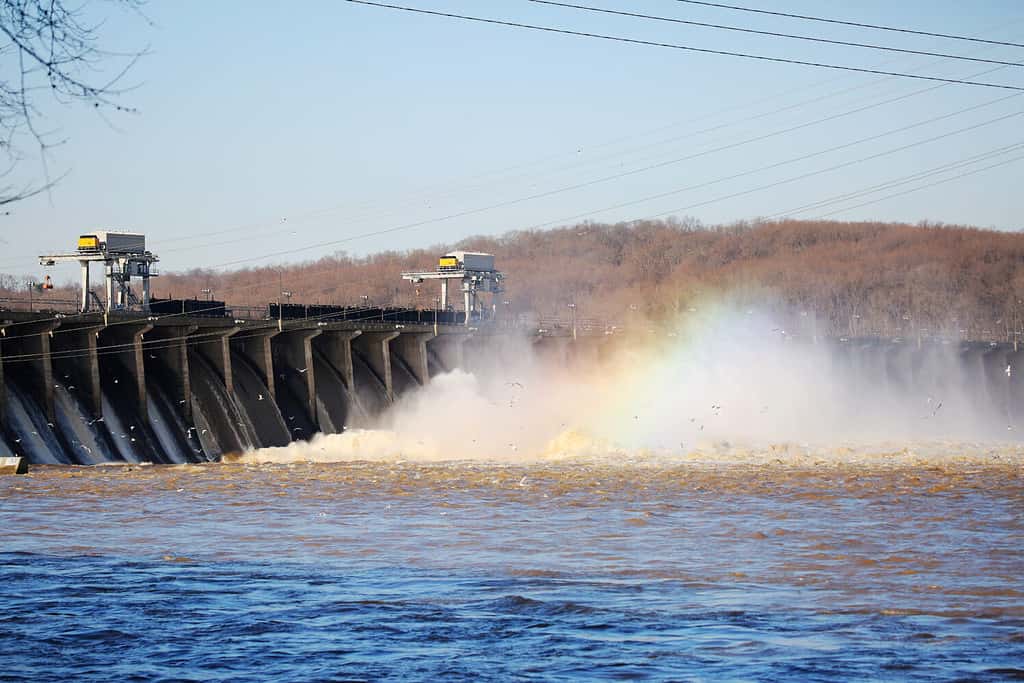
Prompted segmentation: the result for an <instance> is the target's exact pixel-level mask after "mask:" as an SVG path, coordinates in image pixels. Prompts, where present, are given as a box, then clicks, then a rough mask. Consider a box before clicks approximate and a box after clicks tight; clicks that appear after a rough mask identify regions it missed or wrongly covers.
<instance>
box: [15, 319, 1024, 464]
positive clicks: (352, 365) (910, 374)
mask: <svg viewBox="0 0 1024 683" xmlns="http://www.w3.org/2000/svg"><path fill="white" fill-rule="evenodd" d="M278 313H279V316H278V317H277V318H276V319H275V318H273V317H270V316H268V317H267V318H264V319H256V320H239V319H233V318H231V317H227V316H225V317H216V316H211V315H189V314H186V315H173V316H171V315H165V316H146V315H139V314H130V313H107V314H102V313H91V314H80V315H72V316H55V315H53V314H42V313H31V312H17V311H7V312H3V313H0V328H2V336H0V359H2V363H0V416H2V418H0V419H2V438H0V456H7V455H13V456H20V457H23V458H25V459H26V460H27V461H28V462H30V463H33V464H81V465H88V464H98V463H104V462H128V463H131V462H152V463H189V462H205V461H216V460H219V459H220V458H221V457H222V456H224V455H225V454H230V453H237V452H242V451H247V450H251V449H257V448H263V447H270V446H285V445H287V444H289V443H290V442H293V441H303V440H308V439H310V438H311V437H312V436H313V435H314V434H317V433H324V434H336V433H340V432H342V431H344V430H346V429H350V428H353V427H366V426H371V425H373V424H374V421H375V420H376V419H377V418H379V417H380V416H381V415H384V414H386V413H387V411H388V409H389V408H390V407H391V406H392V405H393V404H394V403H395V402H396V400H397V399H399V398H401V397H402V396H403V395H406V394H409V393H410V392H414V391H417V390H419V389H420V388H421V387H424V386H425V385H427V384H428V383H429V382H430V381H431V378H432V377H435V376H437V375H439V374H442V373H446V372H449V371H452V370H455V369H464V370H469V371H472V370H473V369H474V368H476V367H480V366H481V365H482V364H484V363H488V362H492V363H494V362H496V363H498V364H500V363H504V362H509V363H511V362H513V361H514V360H515V359H514V358H506V357H505V356H508V355H510V354H512V355H522V354H524V353H526V354H532V355H533V356H535V357H536V358H538V359H541V361H540V362H549V363H552V364H554V366H557V367H560V368H563V369H565V368H569V369H570V371H572V369H578V370H579V372H581V373H582V372H588V371H591V370H594V371H597V372H600V370H601V367H602V366H603V364H605V363H607V362H610V361H609V359H610V358H611V357H612V356H613V355H615V354H616V353H619V352H620V351H622V350H623V349H626V350H628V349H629V347H630V346H633V345H637V344H642V343H646V342H645V341H644V337H647V336H649V335H648V334H644V335H637V336H631V335H630V334H624V333H621V332H617V333H616V334H608V333H606V331H605V330H588V331H584V332H582V333H579V334H577V333H576V332H575V331H574V330H570V329H566V328H564V327H563V328H558V329H552V330H544V329H541V330H538V329H536V328H534V329H532V330H529V331H527V330H523V329H516V328H510V327H501V326H497V325H491V326H487V325H481V326H479V327H469V326H465V325H458V324H447V325H446V324H431V323H430V322H426V321H421V320H419V319H414V320H413V321H412V322H404V323H397V322H394V321H392V320H388V319H386V316H382V319H375V320H331V319H317V318H313V319H308V320H306V319H302V318H298V319H294V318H288V319H284V320H282V318H283V316H281V315H280V311H278ZM646 332H647V331H646V330H645V333H646ZM786 343H787V344H790V345H801V344H806V345H813V346H815V347H818V348H821V347H826V348H828V349H829V354H828V358H829V362H830V363H831V364H832V365H833V366H834V367H832V368H831V369H830V370H829V371H830V372H837V373H840V374H842V376H843V377H845V378H847V379H846V381H849V382H851V383H854V384H856V383H861V384H862V385H863V387H865V388H866V387H889V388H892V389H893V390H900V391H905V392H908V393H915V394H920V395H921V396H924V395H926V394H927V395H929V396H936V397H941V396H943V395H944V394H946V393H949V392H952V391H956V392H959V393H962V394H964V395H965V396H967V397H968V398H969V401H970V403H971V404H972V405H973V406H974V409H975V410H977V411H978V412H980V413H983V414H985V415H987V416H989V417H990V418H991V419H990V423H991V426H992V429H993V432H992V433H997V430H999V429H1003V430H1005V429H1007V427H1006V425H1011V424H1015V423H1016V422H1017V421H1018V420H1019V418H1020V417H1022V414H1024V376H1022V375H1021V374H1019V373H1016V372H1014V371H1013V369H1014V368H1016V367H1017V364H1018V361H1020V360H1024V356H1022V354H1024V352H1018V351H1017V350H1016V349H1015V348H1014V345H1013V344H1006V343H995V342H951V341H945V342H940V341H934V340H928V341H924V342H920V341H917V340H914V341H911V340H884V339H846V338H843V339H824V340H823V339H818V340H816V342H812V341H811V340H810V339H807V340H790V341H787V342H786ZM544 359H546V360H544ZM686 390H687V387H685V386H680V387H678V391H679V392H685V391H686ZM928 400H929V401H931V400H932V399H931V398H929V399H928ZM935 400H936V403H935V404H934V406H932V407H935V406H937V405H938V401H939V400H940V399H938V398H936V399H935ZM713 407H714V406H713ZM935 410H936V411H937V410H938V408H937V407H935ZM1002 437H1003V438H1005V437H1006V435H1005V433H1004V434H1003V435H1002ZM1013 438H1016V436H1014V437H1013Z"/></svg>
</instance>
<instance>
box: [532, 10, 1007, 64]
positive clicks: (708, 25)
mask: <svg viewBox="0 0 1024 683" xmlns="http://www.w3.org/2000/svg"><path fill="white" fill-rule="evenodd" d="M526 1H527V2H533V3H536V4H539V5H551V6H553V7H566V8H569V9H578V10H583V11H585V12H596V13H599V14H611V15H615V16H621V17H632V18H634V19H649V20H651V21H662V22H667V23H672V24H686V25H688V26H701V27H703V28H713V29H719V30H722V31H736V32H739V33H753V34H756V35H761V36H773V37H776V38H790V39H792V40H806V41H810V42H814V43H825V44H828V45H843V46H846V47H860V48H866V49H870V50H884V51H886V52H900V53H903V54H908V55H923V56H925V57H941V58H943V59H957V60H961V61H965V62H983V63H986V64H1001V65H1003V66H1024V62H1007V61H1002V60H998V59H983V58H981V57H967V56H965V55H951V54H947V53H944V52H928V51H926V50H911V49H908V48H901V47H892V46H888V45H875V44H874V43H855V42H851V41H846V40H832V39H829V38H820V37H817V36H801V35H795V34H792V33H779V32H777V31H761V30H758V29H753V28H744V27H741V26H729V25H726V24H711V23H707V22H703V21H692V20H689V19H678V18H675V17H663V16H659V15H655V14H641V13H639V12H626V11H624V10H613V9H606V8H604V7H590V6H588V5H577V4H574V3H571V2H556V0H526Z"/></svg>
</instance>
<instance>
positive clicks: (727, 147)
mask: <svg viewBox="0 0 1024 683" xmlns="http://www.w3.org/2000/svg"><path fill="white" fill-rule="evenodd" d="M353 1H354V0H353ZM998 68H1002V67H998ZM944 86H945V84H938V85H932V86H929V87H927V88H922V89H919V90H915V91H913V92H910V93H905V94H903V95H899V96H896V97H893V98H889V99H888V100H883V101H881V102H876V103H873V104H869V105H865V106H862V107H858V108H855V109H852V110H848V111H845V112H840V113H838V114H833V115H830V116H826V117H823V118H820V119H815V120H812V121H806V122H804V123H800V124H797V125H794V126H790V127H787V128H782V129H779V130H775V131H772V132H769V133H764V134H762V135H757V136H754V137H751V138H746V139H743V140H740V141H738V142H732V143H729V144H726V145H720V146H718V147H713V148H711V149H708V150H704V151H701V152H695V153H692V154H688V155H686V156H682V157H678V158H675V159H670V160H668V161H662V162H659V163H656V164H650V165H647V166H642V167H640V168H635V169H632V170H629V171H623V172H621V173H615V174H612V175H607V176H603V177H600V178H596V179H592V180H588V181H584V182H580V183H575V184H573V185H567V186H563V187H559V188H555V189H553V190H546V191H544V192H539V193H536V194H532V195H527V196H523V197H517V198H514V199H509V200H506V201H503V202H498V203H495V204H490V205H487V206H481V207H476V208H472V209H466V210H464V211H458V212H454V213H449V214H447V215H444V216H439V217H437V218H425V219H423V220H419V221H414V222H412V223H406V224H403V225H398V226H395V227H391V228H385V229H382V230H374V231H371V232H365V233H361V234H358V235H352V236H349V237H344V238H341V239H337V240H328V241H325V242H317V243H315V244H310V245H306V246H302V247H296V248H294V249H288V250H283V251H282V250H278V251H275V252H272V253H267V254H261V255H258V256H250V257H246V258H240V259H235V260H234V261H227V262H223V263H221V264H220V265H219V266H218V268H221V269H223V268H225V267H227V266H234V265H238V264H241V263H248V262H251V261H258V260H260V259H264V258H268V257H271V256H289V255H292V254H297V253H301V252H304V251H308V250H310V249H318V248H323V247H332V246H337V245H339V244H345V243H347V242H352V241H355V240H358V239H364V238H366V237H378V236H381V235H387V234H391V233H395V232H401V231H404V230H411V229H413V228H419V227H423V226H424V225H430V224H432V223H440V222H444V221H448V220H454V219H456V218H464V217H466V216H473V215H476V214H480V213H485V212H487V211H493V210H494V209H500V208H505V207H508V206H514V205H516V204H521V203H523V202H527V201H532V200H535V199H543V198H546V197H551V196H554V195H557V194H562V193H565V192H570V191H573V190H578V189H582V188H585V187H591V186H593V185H597V184H600V183H604V182H608V181H611V180H618V179H620V178H626V177H629V176H632V175H636V174H638V173H644V172H647V171H651V170H654V169H658V168H664V167H667V166H671V165H673V164H678V163H681V162H683V161H691V160H693V159H697V158H700V157H703V156H707V155H709V154H714V153H716V152H722V151H726V150H730V149H736V148H738V147H742V146H744V145H747V144H750V143H754V142H760V141H762V140H767V139H770V138H773V137H777V136H779V135H785V134H787V133H792V132H795V131H797V130H802V129H804V128H809V127H811V126H814V125H818V124H821V123H827V122H828V121H834V120H836V119H840V118H843V117H846V116H851V115H853V114H857V113H860V112H863V111H867V110H869V109H873V108H875V107H879V106H883V105H886V104H891V103H893V102H898V101H900V100H905V99H907V98H910V97H914V96H916V95H920V94H922V93H925V92H929V91H932V90H937V89H939V88H942V87H944Z"/></svg>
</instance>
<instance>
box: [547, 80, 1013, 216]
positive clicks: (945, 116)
mask: <svg viewBox="0 0 1024 683" xmlns="http://www.w3.org/2000/svg"><path fill="white" fill-rule="evenodd" d="M1016 97H1020V95H1019V94H1015V95H1009V96H1007V97H1001V98H998V99H995V100H990V101H988V102H983V103H981V104H976V105H974V106H971V107H966V108H964V109H959V110H957V111H954V112H950V113H948V114H942V115H941V116H935V117H932V118H930V119H925V120H923V121H917V122H915V123H911V124H908V125H906V126H901V127H899V128H894V129H891V130H888V131H886V132H884V133H878V134H875V135H870V136H868V137H864V138H860V139H858V140H854V141H852V142H847V143H844V144H841V145H836V146H834V147H828V148H826V149H823V150H819V151H816V152H810V153H808V154H802V155H800V156H796V157H791V158H789V159H785V160H783V161H777V162H775V163H772V164H768V165H766V166H761V167H759V168H755V169H751V170H747V171H742V172H740V173H734V174H732V175H728V176H723V177H720V178H716V179H714V180H709V181H706V182H703V183H699V184H696V185H688V186H686V187H681V188H676V189H673V190H669V191H667V192H659V193H657V194H652V195H647V196H645V197H640V198H638V199H631V200H629V201H626V202H620V203H618V204H612V205H610V206H605V207H602V208H600V209H594V210H591V211H585V212H582V213H577V214H574V215H572V216H566V217H564V218H559V219H557V220H554V221H548V222H546V223H540V224H537V225H532V226H530V228H529V229H531V230H533V229H538V228H544V227H549V226H552V225H558V224H564V223H566V222H567V221H571V220H576V219H578V218H584V217H586V216H592V215H593V214H597V213H604V212H605V211H612V210H615V209H621V208H624V207H627V206H634V205H636V204H642V203H644V202H649V201H652V200H655V199H662V198H664V197H670V196H672V195H676V194H681V193H683V192H689V191H691V190H699V189H701V188H705V187H709V186H711V185H717V184H718V183H722V182H726V181H729V180H736V179H737V178H743V177H746V176H749V175H753V174H755V173H760V172H762V171H768V170H771V169H773V168H779V167H781V166H787V165H789V164H793V163H796V162H799V161H806V160H807V159H811V158H813V157H816V156H821V155H823V154H828V153H831V152H837V151H839V150H841V149H846V148H849V147H853V146H855V145H859V144H863V143H865V142H871V141H874V140H879V139H881V138H884V137H887V136H889V135H895V134H896V133H903V132H906V131H908V130H911V129H914V128H919V127H921V126H924V125H928V124H930V123H935V122H937V121H942V120H944V119H948V118H951V117H953V116H958V115H960V114H965V113H967V112H970V111H974V110H977V109H981V108H984V107H988V106H991V105H993V104H998V103H1000V102H1005V101H1006V100H1010V99H1013V98H1016ZM1021 113H1024V112H1017V113H1015V114H1009V115H1008V116H1000V117H998V118H996V119H993V120H990V121H985V122H983V123H981V124H977V125H975V126H970V127H968V128H964V129H960V130H956V131H953V132H951V133H946V134H943V135H940V136H938V137H935V138H929V139H927V140H924V141H921V142H917V143H912V144H911V145H909V147H913V146H917V145H919V144H926V143H928V142H934V141H935V140H940V139H942V138H944V137H949V136H952V135H956V134H958V133H962V132H966V131H969V130H973V129H975V128H977V127H979V126H984V125H989V124H991V123H997V122H999V121H1003V120H1005V119H1007V118H1011V117H1014V116H1019V115H1020V114H1021ZM904 149H907V147H899V148H897V149H895V150H892V152H896V151H902V150H904ZM886 153H889V152H886ZM876 156H877V155H876ZM871 158H874V157H868V159H871ZM852 163H859V160H858V162H852ZM834 169H835V167H833V168H831V169H825V171H828V170H834ZM819 172H824V171H819ZM816 173H818V172H816ZM716 201H717V200H716Z"/></svg>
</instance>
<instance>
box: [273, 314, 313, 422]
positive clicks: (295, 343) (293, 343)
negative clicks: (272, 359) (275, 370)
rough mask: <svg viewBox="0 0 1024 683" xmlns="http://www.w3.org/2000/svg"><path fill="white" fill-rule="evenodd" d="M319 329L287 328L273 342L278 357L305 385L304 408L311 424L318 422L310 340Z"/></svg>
mask: <svg viewBox="0 0 1024 683" xmlns="http://www.w3.org/2000/svg"><path fill="white" fill-rule="evenodd" d="M320 332H321V331H320V330H287V331H285V332H282V333H281V334H279V335H277V337H276V338H275V341H274V344H275V346H276V347H277V349H278V354H279V357H280V358H281V359H282V360H283V361H284V362H285V363H286V364H288V365H289V366H291V367H292V368H295V369H296V370H297V371H298V372H299V374H300V376H301V377H302V379H303V382H304V383H305V385H306V408H307V410H308V411H309V416H310V419H312V421H313V424H314V425H316V424H317V423H318V419H317V410H316V372H315V370H314V369H313V347H312V343H311V340H312V339H313V337H316V336H317V335H319V334H320Z"/></svg>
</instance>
